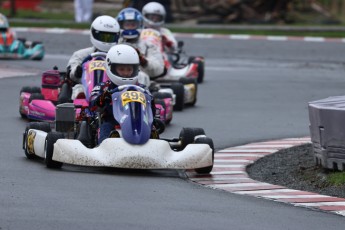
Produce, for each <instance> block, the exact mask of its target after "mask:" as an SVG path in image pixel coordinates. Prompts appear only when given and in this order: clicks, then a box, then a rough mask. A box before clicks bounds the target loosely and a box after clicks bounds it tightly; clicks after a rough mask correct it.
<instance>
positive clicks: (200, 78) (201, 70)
mask: <svg viewBox="0 0 345 230" xmlns="http://www.w3.org/2000/svg"><path fill="white" fill-rule="evenodd" d="M195 59H196V57H194V56H191V57H189V58H188V64H190V63H196V64H197V65H198V68H197V70H198V78H197V81H198V83H202V82H204V75H205V62H204V60H200V59H199V60H195Z"/></svg>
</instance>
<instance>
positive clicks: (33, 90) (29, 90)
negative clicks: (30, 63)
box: [20, 86, 41, 94]
mask: <svg viewBox="0 0 345 230" xmlns="http://www.w3.org/2000/svg"><path fill="white" fill-rule="evenodd" d="M23 92H25V93H41V88H40V87H37V86H34V87H31V86H24V87H22V88H21V90H20V94H22V93H23Z"/></svg>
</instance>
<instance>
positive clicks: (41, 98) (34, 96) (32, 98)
mask: <svg viewBox="0 0 345 230" xmlns="http://www.w3.org/2000/svg"><path fill="white" fill-rule="evenodd" d="M36 99H39V100H44V96H43V95H42V94H41V93H32V94H31V95H30V97H29V103H30V102H32V100H36Z"/></svg>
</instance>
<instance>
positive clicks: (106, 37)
mask: <svg viewBox="0 0 345 230" xmlns="http://www.w3.org/2000/svg"><path fill="white" fill-rule="evenodd" d="M92 36H93V37H94V38H95V39H96V40H98V41H101V42H106V43H114V42H117V41H118V40H119V33H111V32H104V31H99V30H95V29H92Z"/></svg>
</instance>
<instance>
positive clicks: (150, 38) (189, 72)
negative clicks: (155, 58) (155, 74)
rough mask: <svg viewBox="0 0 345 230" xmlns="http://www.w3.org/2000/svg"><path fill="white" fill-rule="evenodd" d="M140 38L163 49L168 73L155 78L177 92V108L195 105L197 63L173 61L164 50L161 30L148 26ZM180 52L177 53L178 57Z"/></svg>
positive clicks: (165, 86)
mask: <svg viewBox="0 0 345 230" xmlns="http://www.w3.org/2000/svg"><path fill="white" fill-rule="evenodd" d="M140 39H142V40H144V41H145V42H146V43H148V44H151V45H154V46H157V47H159V50H160V51H161V53H162V55H163V58H164V63H165V67H166V69H167V73H166V74H165V75H164V76H160V77H159V78H156V79H154V80H155V81H156V82H157V83H159V84H160V85H161V87H163V88H171V89H173V91H174V93H175V94H176V103H175V106H174V109H175V110H179V111H181V110H183V108H184V105H192V106H193V105H195V103H196V101H197V88H198V85H197V79H198V72H197V69H198V67H197V64H196V63H195V62H190V63H188V64H186V65H185V66H182V63H179V64H177V63H178V60H176V58H175V60H176V61H177V62H176V61H175V62H176V63H174V64H173V63H172V59H171V58H170V57H169V55H168V54H167V53H166V52H165V51H164V48H163V45H162V36H161V34H160V32H159V31H157V30H154V29H151V28H146V29H144V30H142V32H141V33H140ZM177 55H178V54H176V55H175V57H177Z"/></svg>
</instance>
